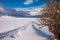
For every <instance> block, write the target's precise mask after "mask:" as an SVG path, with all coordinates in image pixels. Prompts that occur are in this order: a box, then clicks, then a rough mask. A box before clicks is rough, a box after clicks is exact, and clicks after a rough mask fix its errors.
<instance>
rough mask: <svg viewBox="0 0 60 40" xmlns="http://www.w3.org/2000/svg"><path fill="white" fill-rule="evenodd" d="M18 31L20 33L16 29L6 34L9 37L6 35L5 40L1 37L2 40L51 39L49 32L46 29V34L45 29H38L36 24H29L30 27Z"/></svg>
mask: <svg viewBox="0 0 60 40" xmlns="http://www.w3.org/2000/svg"><path fill="white" fill-rule="evenodd" d="M27 25H28V24H27ZM18 29H20V30H18ZM18 29H17V30H18V32H17V30H15V29H13V30H11V31H8V32H6V33H5V34H6V35H8V34H9V35H8V36H6V35H5V36H4V37H3V38H2V37H1V35H0V39H1V38H2V40H47V38H48V37H49V31H47V28H44V29H45V32H44V30H43V29H39V27H37V26H36V25H35V24H34V23H29V25H28V26H24V27H22V29H21V27H20V28H18ZM22 30H23V31H22ZM47 33H48V34H47ZM12 34H14V35H12Z"/></svg>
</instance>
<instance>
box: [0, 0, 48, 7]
mask: <svg viewBox="0 0 60 40" xmlns="http://www.w3.org/2000/svg"><path fill="white" fill-rule="evenodd" d="M46 2H47V0H0V3H2V4H3V5H4V6H5V7H10V8H19V7H20V8H29V7H37V6H42V5H44V4H45V3H46Z"/></svg>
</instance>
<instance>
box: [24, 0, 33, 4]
mask: <svg viewBox="0 0 60 40" xmlns="http://www.w3.org/2000/svg"><path fill="white" fill-rule="evenodd" d="M32 3H33V0H26V1H25V2H24V4H25V5H29V4H32Z"/></svg>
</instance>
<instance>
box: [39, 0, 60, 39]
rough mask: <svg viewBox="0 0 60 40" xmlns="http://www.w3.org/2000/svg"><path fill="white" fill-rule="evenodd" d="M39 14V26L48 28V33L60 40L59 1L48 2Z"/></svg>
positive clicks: (51, 0) (50, 0)
mask: <svg viewBox="0 0 60 40" xmlns="http://www.w3.org/2000/svg"><path fill="white" fill-rule="evenodd" d="M41 12H42V14H41V15H40V18H39V22H40V23H41V24H40V25H42V26H48V28H49V31H50V32H52V33H53V34H54V35H55V38H56V39H57V40H60V0H49V1H48V2H47V3H46V5H45V6H44V7H43V10H42V11H41Z"/></svg>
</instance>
